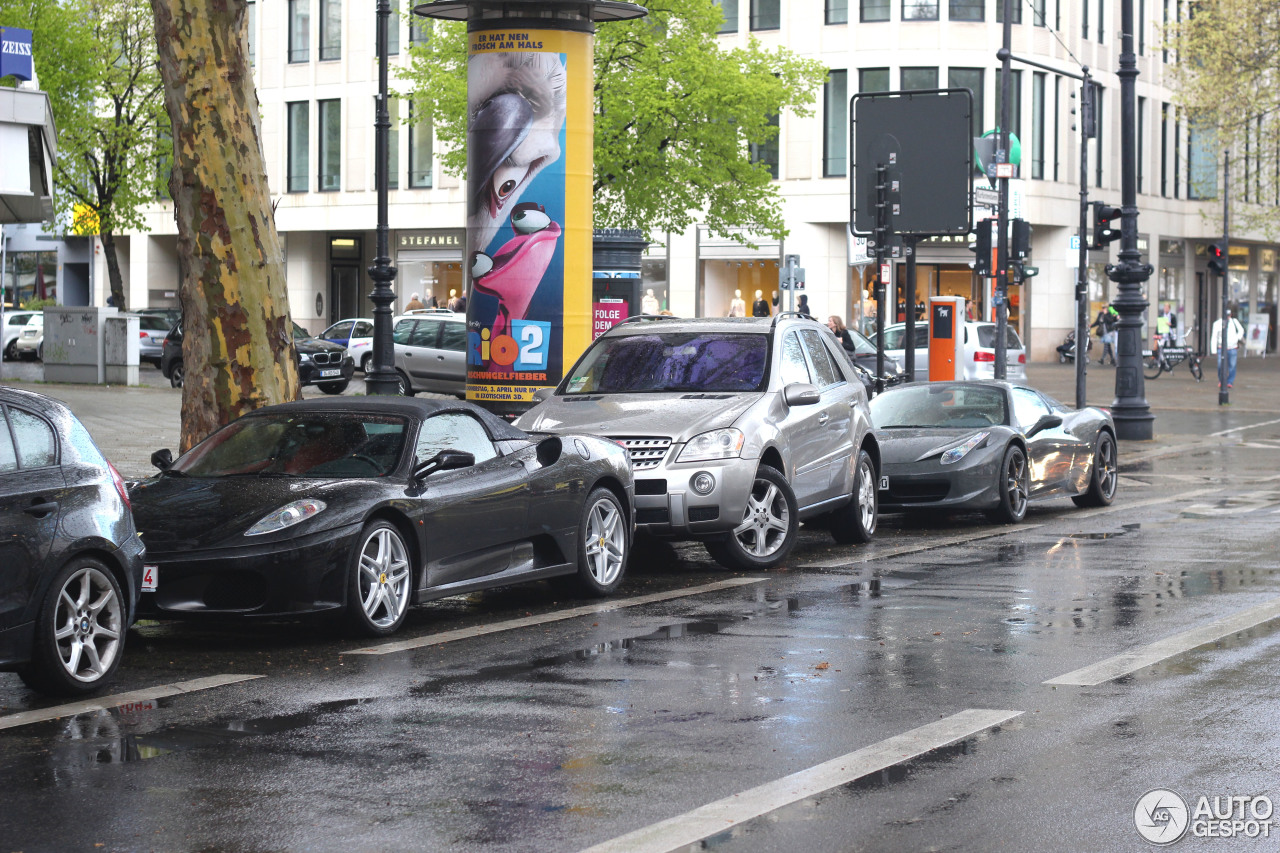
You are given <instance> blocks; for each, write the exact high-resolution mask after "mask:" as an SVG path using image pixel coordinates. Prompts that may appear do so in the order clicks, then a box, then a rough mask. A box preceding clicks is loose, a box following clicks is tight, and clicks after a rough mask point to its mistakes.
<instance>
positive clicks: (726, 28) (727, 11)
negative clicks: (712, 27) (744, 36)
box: [719, 0, 738, 33]
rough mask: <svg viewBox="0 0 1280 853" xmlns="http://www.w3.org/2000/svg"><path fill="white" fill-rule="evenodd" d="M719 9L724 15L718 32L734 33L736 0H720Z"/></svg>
mask: <svg viewBox="0 0 1280 853" xmlns="http://www.w3.org/2000/svg"><path fill="white" fill-rule="evenodd" d="M719 5H720V11H721V13H722V14H723V15H724V23H722V24H721V25H720V30H719V32H722V33H736V32H737V31H738V0H720V4H719Z"/></svg>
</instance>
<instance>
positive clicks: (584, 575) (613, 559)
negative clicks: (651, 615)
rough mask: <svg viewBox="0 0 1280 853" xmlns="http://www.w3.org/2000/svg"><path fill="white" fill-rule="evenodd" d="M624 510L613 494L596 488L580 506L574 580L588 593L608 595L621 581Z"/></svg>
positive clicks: (627, 545)
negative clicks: (576, 568)
mask: <svg viewBox="0 0 1280 853" xmlns="http://www.w3.org/2000/svg"><path fill="white" fill-rule="evenodd" d="M627 528H628V524H627V514H626V512H625V511H624V510H623V508H622V503H621V502H620V501H619V500H618V497H617V495H615V494H614V493H613V492H611V491H609V490H608V489H603V488H601V489H596V490H595V491H593V492H592V493H591V494H590V495H589V496H588V497H587V502H586V503H585V504H584V505H583V508H582V523H581V524H580V525H579V527H578V530H579V531H580V533H579V538H578V577H577V580H578V584H579V585H580V586H581V587H582V590H583V591H584V592H586V593H587V594H588V595H608V594H609V593H611V592H613V591H614V590H616V589H617V588H618V587H619V586H621V585H622V578H623V576H624V575H625V574H626V571H627V556H628V554H629V553H630V546H631V542H630V540H629V539H628V536H627Z"/></svg>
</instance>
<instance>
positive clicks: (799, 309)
mask: <svg viewBox="0 0 1280 853" xmlns="http://www.w3.org/2000/svg"><path fill="white" fill-rule="evenodd" d="M796 313H797V314H800V315H801V316H803V317H808V318H810V319H813V315H812V314H810V313H809V297H808V296H807V295H806V294H803V293H802V294H800V297H799V299H798V300H797V302H796Z"/></svg>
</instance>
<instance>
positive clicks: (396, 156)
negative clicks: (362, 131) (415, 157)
mask: <svg viewBox="0 0 1280 853" xmlns="http://www.w3.org/2000/svg"><path fill="white" fill-rule="evenodd" d="M387 117H388V118H389V119H391V127H389V128H387V189H390V190H398V189H400V99H399V98H393V97H388V98H387ZM373 120H374V121H375V122H377V120H378V96H377V95H374V96H373ZM374 131H375V134H376V132H377V126H376V124H375V126H374ZM375 139H376V136H375Z"/></svg>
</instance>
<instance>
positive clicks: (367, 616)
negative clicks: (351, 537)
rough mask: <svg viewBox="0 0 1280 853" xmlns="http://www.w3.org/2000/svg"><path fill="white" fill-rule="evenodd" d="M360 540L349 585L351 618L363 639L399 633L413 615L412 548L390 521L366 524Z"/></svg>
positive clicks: (349, 613) (353, 627)
mask: <svg viewBox="0 0 1280 853" xmlns="http://www.w3.org/2000/svg"><path fill="white" fill-rule="evenodd" d="M357 541H358V544H357V546H356V551H355V555H354V558H353V562H352V565H351V570H350V576H349V579H348V582H347V584H348V585H347V619H348V622H349V623H350V625H351V627H352V630H354V631H355V633H357V634H359V635H360V636H364V637H385V636H387V635H388V634H392V633H395V631H396V629H398V628H399V627H400V625H401V623H402V622H404V617H405V614H407V613H408V612H409V598H410V596H412V595H413V572H412V570H411V567H410V565H409V549H408V548H407V547H406V546H405V543H404V539H403V537H401V535H400V531H399V530H398V529H396V527H395V525H393V524H391V523H390V522H387V521H373V522H370V523H369V524H367V525H365V528H364V530H362V531H361V532H360V537H359V539H358V540H357Z"/></svg>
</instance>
